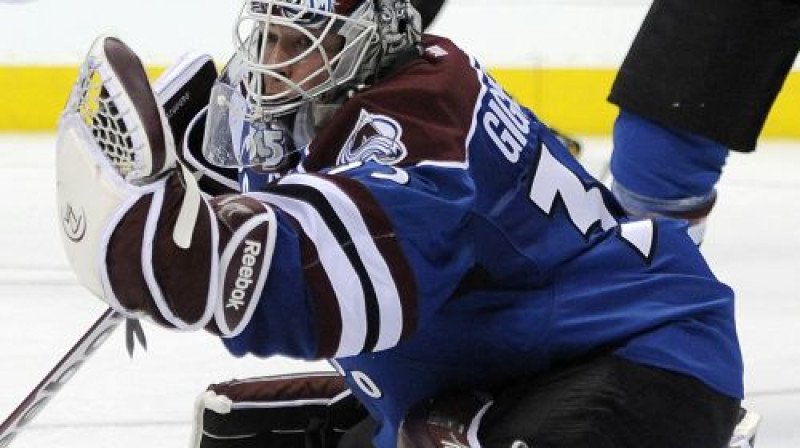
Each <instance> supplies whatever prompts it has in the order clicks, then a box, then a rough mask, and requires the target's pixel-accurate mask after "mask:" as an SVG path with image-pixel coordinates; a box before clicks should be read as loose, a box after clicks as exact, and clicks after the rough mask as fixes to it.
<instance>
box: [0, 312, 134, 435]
mask: <svg viewBox="0 0 800 448" xmlns="http://www.w3.org/2000/svg"><path fill="white" fill-rule="evenodd" d="M124 320H125V317H124V316H122V315H121V314H119V313H117V312H116V311H114V310H112V309H111V308H109V309H108V310H106V312H104V313H103V315H102V316H100V318H99V319H97V321H96V322H95V323H94V325H92V327H91V328H89V330H88V331H87V332H86V333H84V335H83V336H82V337H81V338H80V340H78V342H77V343H76V344H75V345H73V346H72V348H71V349H70V350H69V351H68V352H67V354H66V355H64V357H63V358H61V360H60V361H59V362H58V364H56V366H55V367H53V369H52V370H50V373H48V374H47V375H45V377H44V378H43V379H42V381H41V382H39V384H38V385H37V386H36V387H35V388H34V389H33V390H32V391H31V392H30V393H29V394H28V396H27V397H25V399H24V400H22V403H20V404H19V406H17V408H16V409H15V410H14V412H12V413H11V415H9V416H8V417H7V418H6V419H5V421H4V422H3V424H2V425H0V448H6V447H8V446H9V445H10V444H11V441H12V440H13V439H14V437H16V435H17V434H18V433H19V431H20V430H21V429H22V428H23V427H25V426H26V425H27V424H28V423H30V422H31V420H33V417H35V416H36V414H38V413H39V411H41V410H42V409H43V408H44V407H45V405H46V404H47V402H48V401H49V400H50V399H51V398H52V397H53V395H55V394H56V392H58V391H59V390H60V389H61V387H62V386H63V385H64V384H66V382H67V381H69V379H70V378H72V375H74V374H75V372H76V371H77V370H78V369H79V368H80V367H81V366H82V365H83V363H84V361H86V359H87V358H88V357H89V356H91V354H92V353H94V351H95V350H96V349H97V348H98V347H99V346H100V345H102V343H103V342H104V341H105V340H106V339H107V338H108V336H109V335H111V333H112V332H113V331H114V329H115V328H117V326H119V324H120V323H122V322H123V321H124Z"/></svg>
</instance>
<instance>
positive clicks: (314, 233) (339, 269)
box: [248, 192, 367, 357]
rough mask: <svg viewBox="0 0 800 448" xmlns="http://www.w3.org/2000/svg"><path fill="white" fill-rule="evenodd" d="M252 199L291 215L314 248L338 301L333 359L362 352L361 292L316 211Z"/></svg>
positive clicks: (300, 204) (274, 199)
mask: <svg viewBox="0 0 800 448" xmlns="http://www.w3.org/2000/svg"><path fill="white" fill-rule="evenodd" d="M248 195H249V196H252V197H253V198H255V199H258V200H260V201H264V202H267V203H269V204H272V205H275V206H277V207H279V208H280V209H281V210H283V211H284V212H285V213H287V214H288V215H290V216H292V217H293V218H294V219H295V220H297V222H298V223H299V224H300V226H301V227H302V228H303V231H304V232H305V233H306V234H307V235H308V236H309V237H310V238H311V241H312V242H313V243H314V245H315V246H316V248H317V253H318V254H319V258H320V262H321V263H322V266H323V269H325V271H326V272H327V273H328V277H329V278H330V281H331V286H332V287H333V290H334V292H335V293H336V300H337V301H338V302H339V312H340V313H341V316H342V336H341V338H340V340H339V348H338V349H337V350H336V355H335V356H336V357H341V356H352V355H355V354H358V353H361V352H362V351H363V350H364V344H365V343H366V340H367V311H366V305H365V298H364V290H363V289H362V287H361V283H360V282H359V281H358V274H357V273H356V271H355V269H353V266H352V265H351V264H350V262H349V261H348V259H347V255H346V254H345V253H344V251H343V250H342V248H341V247H340V246H339V242H338V241H336V238H335V237H334V236H333V233H332V232H331V231H330V229H329V228H328V227H327V226H326V225H325V221H324V220H323V219H322V216H321V215H320V214H319V212H318V211H317V210H316V209H315V208H314V207H312V206H311V205H309V204H308V203H307V202H304V201H301V200H299V199H292V198H287V197H284V196H278V195H275V194H271V193H261V192H259V193H248Z"/></svg>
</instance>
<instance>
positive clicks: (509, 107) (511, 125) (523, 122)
mask: <svg viewBox="0 0 800 448" xmlns="http://www.w3.org/2000/svg"><path fill="white" fill-rule="evenodd" d="M484 79H485V80H486V82H487V87H488V89H489V91H488V93H489V103H488V110H487V111H486V113H485V114H484V116H483V127H484V128H485V129H486V133H487V134H488V135H489V137H490V138H491V139H492V141H494V144H495V145H496V146H497V148H498V149H499V150H500V151H501V152H502V153H503V155H504V156H505V157H506V159H508V161H509V162H511V163H516V162H517V161H518V160H519V155H520V153H521V152H522V149H523V148H524V147H525V142H526V141H527V135H528V133H529V132H530V128H531V126H530V120H529V119H528V118H527V117H526V116H525V114H524V113H523V112H522V109H521V108H520V107H519V105H517V103H516V102H514V101H513V100H512V99H511V98H510V97H509V96H508V94H506V92H505V91H504V90H503V89H502V88H501V87H500V86H499V85H498V84H497V82H495V81H494V80H493V79H492V78H490V77H488V76H487V77H485V78H484Z"/></svg>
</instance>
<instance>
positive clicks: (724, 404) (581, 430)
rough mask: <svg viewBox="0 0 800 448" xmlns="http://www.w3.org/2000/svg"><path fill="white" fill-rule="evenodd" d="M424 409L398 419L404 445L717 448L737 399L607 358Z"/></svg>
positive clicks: (729, 429) (730, 426)
mask: <svg viewBox="0 0 800 448" xmlns="http://www.w3.org/2000/svg"><path fill="white" fill-rule="evenodd" d="M454 403H459V404H457V405H453V404H454ZM424 409H426V410H425V411H423V412H419V411H417V412H416V413H415V414H412V415H410V416H409V418H407V419H406V421H405V422H404V425H403V431H404V432H406V434H405V437H404V439H405V440H406V442H407V443H408V448H429V447H437V448H438V447H442V448H443V447H447V446H470V447H477V446H482V447H484V448H501V447H502V448H525V447H531V448H533V447H536V448H562V447H563V448H604V447H607V448H661V447H663V448H709V447H720V448H721V447H726V446H728V445H727V444H728V442H729V440H730V439H731V434H732V433H733V430H734V426H735V425H736V422H737V418H738V412H739V402H738V400H734V399H732V398H728V397H726V396H723V395H720V394H718V393H716V392H715V391H713V390H711V389H710V388H708V387H707V386H705V385H704V384H703V383H701V382H699V381H697V380H695V379H694V378H691V377H688V376H685V375H680V374H677V373H673V372H669V371H665V370H662V369H657V368H652V367H646V366H642V365H639V364H635V363H632V362H630V361H627V360H624V359H622V358H619V357H616V356H612V355H607V356H601V357H597V358H591V359H588V360H583V361H581V362H579V363H575V364H572V365H569V366H563V367H559V368H556V369H554V370H552V371H550V372H548V373H545V374H542V375H539V376H537V377H533V378H530V379H527V380H524V381H520V382H518V383H516V384H512V385H509V386H508V387H505V388H502V389H501V390H499V391H496V392H494V393H493V394H492V398H491V402H489V401H487V399H486V398H485V397H483V396H481V395H478V394H475V393H473V392H467V393H462V394H460V395H457V396H455V397H453V396H446V397H444V398H438V397H437V398H436V399H434V400H430V401H429V402H427V403H424ZM468 410H471V412H465V411H468ZM476 436H477V441H476V440H475V438H476ZM478 443H480V444H478Z"/></svg>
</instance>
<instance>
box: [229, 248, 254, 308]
mask: <svg viewBox="0 0 800 448" xmlns="http://www.w3.org/2000/svg"><path fill="white" fill-rule="evenodd" d="M244 244H245V247H244V253H243V254H242V260H241V261H242V264H241V266H240V267H239V276H238V277H236V282H234V285H233V291H231V295H230V297H228V302H227V303H226V304H225V307H226V308H233V309H235V310H237V311H238V310H239V307H242V306H244V305H245V301H246V298H247V294H246V292H247V289H248V288H249V287H250V285H252V284H253V266H255V265H256V262H257V261H258V258H257V257H258V255H259V254H260V253H261V243H258V242H256V241H253V240H245V242H244Z"/></svg>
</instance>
